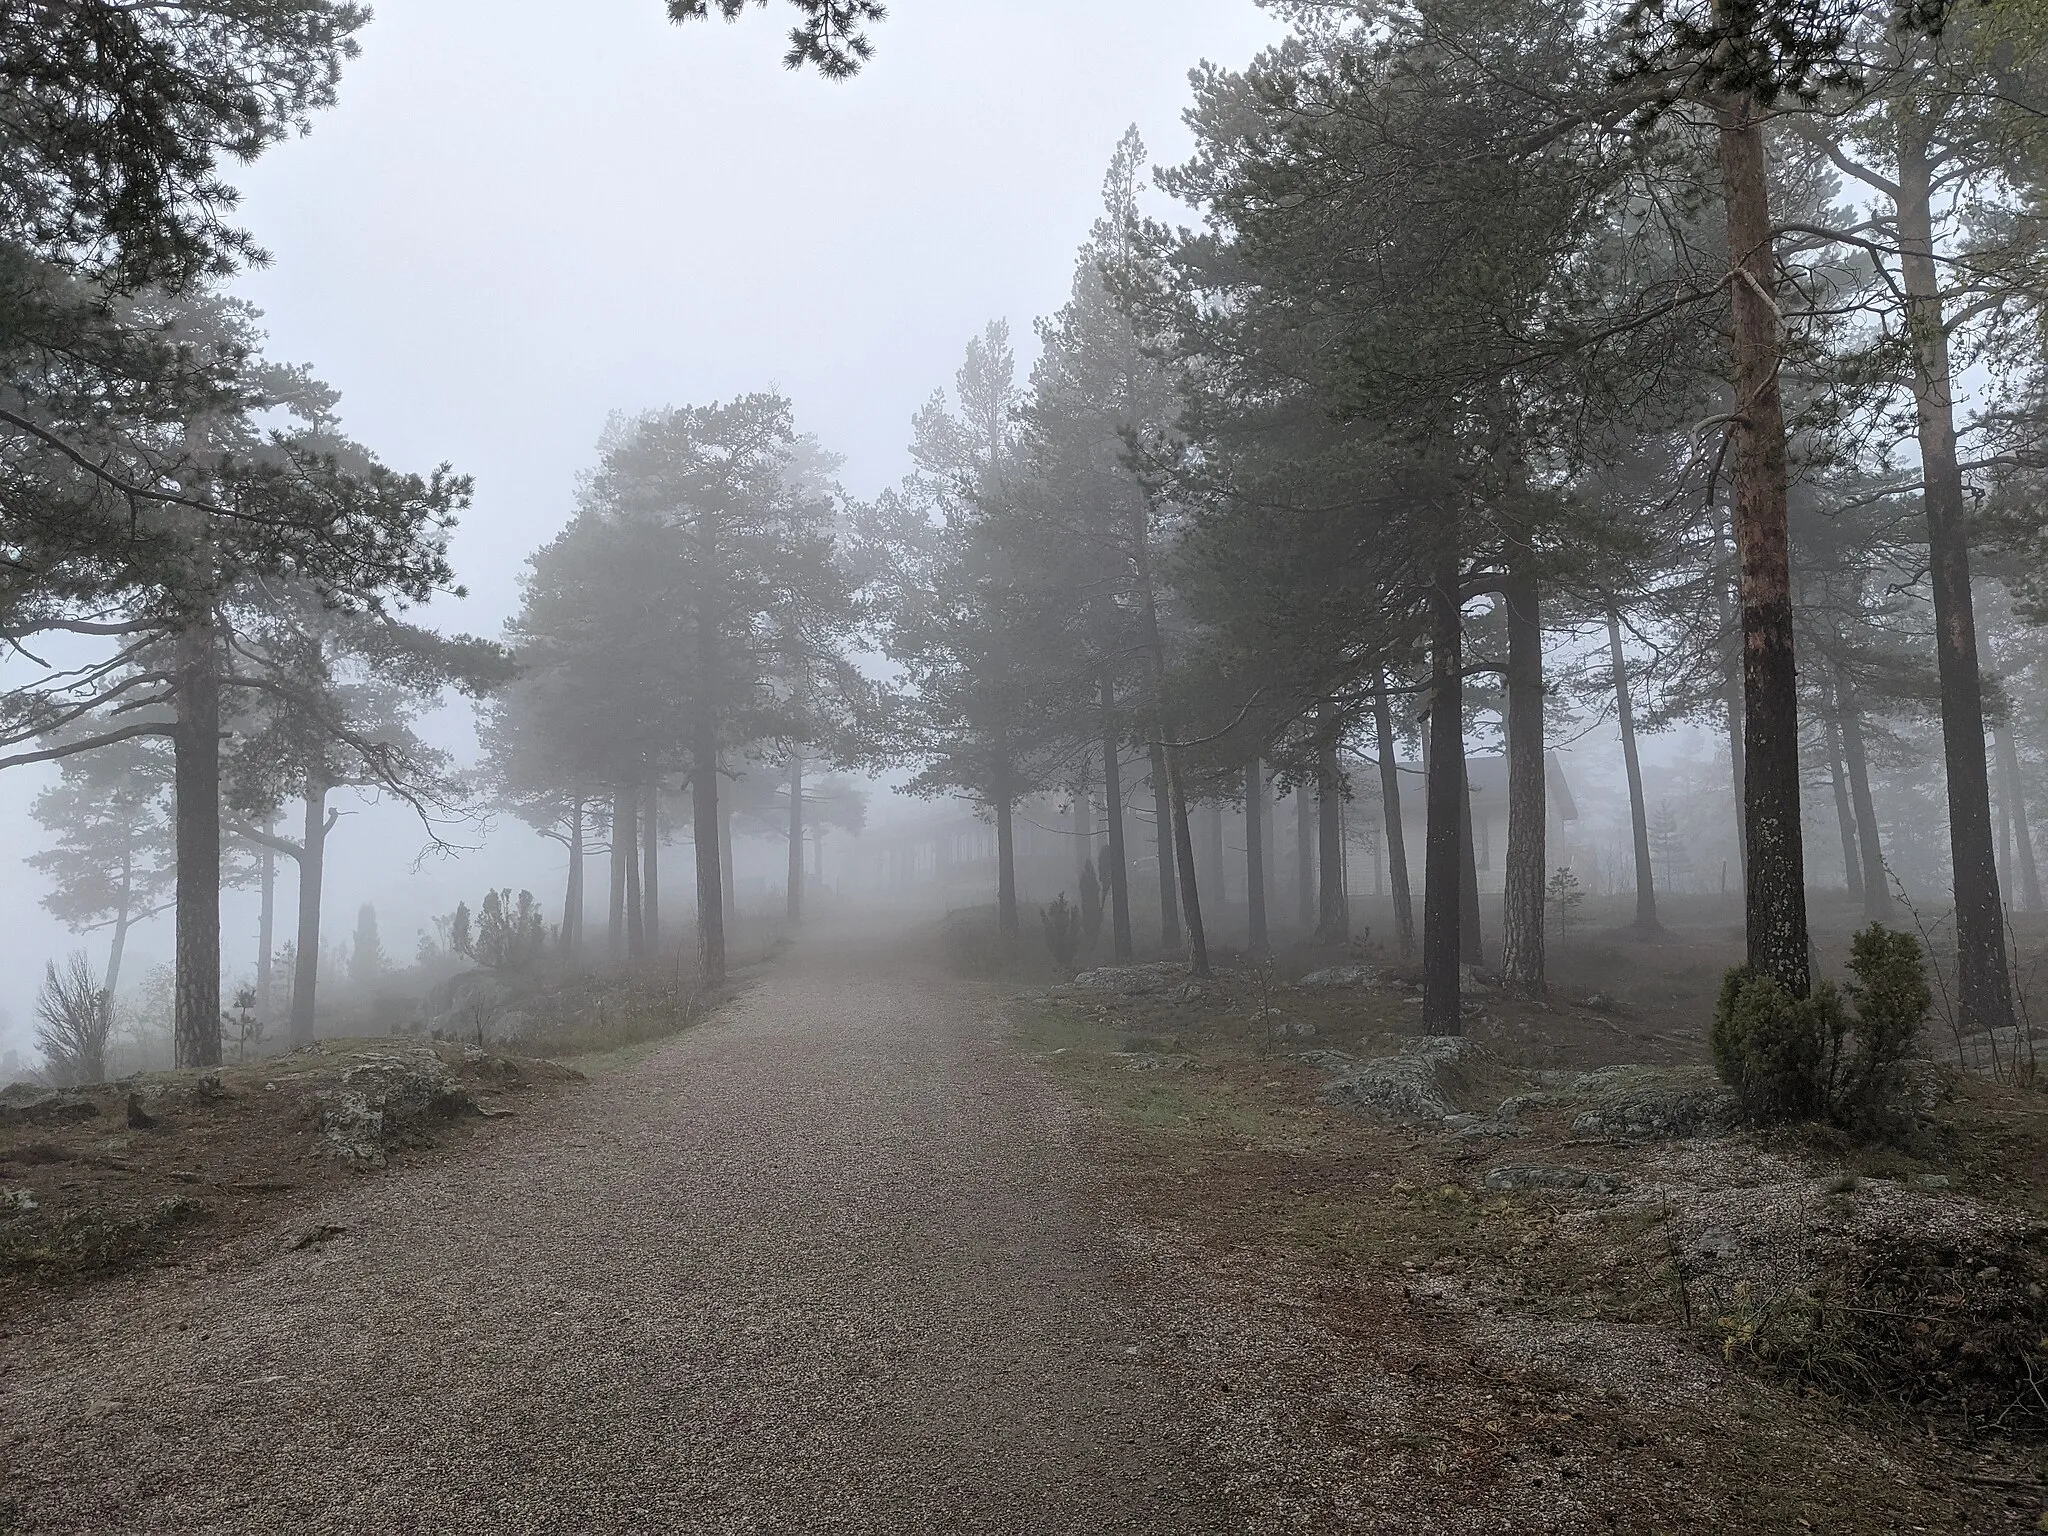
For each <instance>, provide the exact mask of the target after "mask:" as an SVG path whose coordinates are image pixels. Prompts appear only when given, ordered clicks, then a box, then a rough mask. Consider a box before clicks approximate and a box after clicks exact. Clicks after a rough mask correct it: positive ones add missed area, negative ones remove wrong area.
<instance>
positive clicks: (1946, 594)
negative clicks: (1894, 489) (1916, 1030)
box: [1898, 114, 2013, 1032]
mask: <svg viewBox="0 0 2048 1536" xmlns="http://www.w3.org/2000/svg"><path fill="white" fill-rule="evenodd" d="M1898 160H1899V183H1898V187H1899V190H1898V214H1899V269H1900V276H1901V278H1902V279H1903V281H1904V284H1905V289H1906V333H1907V339H1908V340H1909V341H1910V342H1911V345H1912V357H1913V405H1914V414H1915V417H1916V419H1917V424H1918V427H1919V439H1920V466H1921V476H1922V480H1923V482H1924V483H1925V486H1926V493H1925V495H1926V502H1927V568H1928V576H1929V584H1930V585H1931V586H1932V588H1933V590H1934V657H1935V665H1936V671H1937V673H1938V674H1939V676H1940V679H1941V739H1942V756H1943V759H1944V762H1945V764H1946V767H1947V769H1948V837H1949V860H1950V865H1951V867H1952V869H1953V872H1954V877H1955V897H1956V1003H1957V1013H1958V1020H1957V1023H1958V1026H1959V1027H1960V1028H1961V1029H1963V1030H1964V1031H1966V1032H1975V1031H1977V1030H1995V1029H2006V1028H2009V1027H2010V1026H2011V1025H2012V1022H2013V1001H2012V981H2011V978H2010V976H2009V975H2008V974H2007V970H2006V955H2005V909H2004V906H2003V905H2002V903H2001V900H2000V896H1999V889H1998V859H1997V852H1996V849H1995V848H1994V846H1993V844H1992V837H1991V783H1990V776H1989V774H1988V773H1987V771H1986V765H1985V761H1984V680H1983V677H1982V675H1981V672H1980V669H1979V666H1978V661H1977V615H1976V609H1975V605H1974V603H1973V602H1972V599H1971V595H1970V525H1969V506H1968V503H1967V500H1966V498H1965V496H1964V492H1963V472H1962V467H1961V465H1960V464H1959V463H1958V462H1957V459H1956V420H1955V402H1954V398H1953V394H1952V389H1953V380H1952V376H1951V370H1950V362H1949V347H1948V324H1947V319H1946V317H1945V316H1944V315H1943V313H1942V303H1941V286H1940V279H1939V276H1938V274H1937V272H1936V268H1935V253H1934V222H1933V205H1932V204H1933V192H1932V171H1931V169H1930V167H1929V164H1928V155H1927V143H1926V140H1925V138H1924V137H1923V134H1922V130H1921V128H1920V127H1919V125H1918V122H1917V120H1916V119H1914V118H1913V117H1912V116H1911V115H1910V114H1908V115H1907V116H1906V118H1905V126H1904V127H1903V129H1902V131H1901V132H1900V135H1899V156H1898Z"/></svg>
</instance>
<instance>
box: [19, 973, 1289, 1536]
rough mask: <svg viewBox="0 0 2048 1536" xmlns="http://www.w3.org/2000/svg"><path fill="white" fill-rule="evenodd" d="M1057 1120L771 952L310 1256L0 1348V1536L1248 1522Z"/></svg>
mask: <svg viewBox="0 0 2048 1536" xmlns="http://www.w3.org/2000/svg"><path fill="white" fill-rule="evenodd" d="M835 958H836V957H835ZM1070 1114H1071V1111H1069V1110H1067V1109H1066V1108H1064V1107H1062V1105H1061V1104H1060V1103H1059V1101H1057V1100H1056V1099H1055V1098H1054V1097H1053V1095H1052V1094H1051V1092H1050V1091H1049V1090H1048V1089H1047V1088H1045V1087H1044V1086H1043V1085H1042V1084H1041V1083H1040V1082H1039V1080H1038V1079H1037V1077H1036V1076H1035V1075H1034V1072H1033V1070H1032V1068H1031V1067H1030V1066H1029V1064H1028V1063H1026V1062H1023V1061H1021V1060H1020V1059H1019V1058H1018V1057H1017V1055H1016V1052H1015V1048H1014V1047H1013V1046H1010V1045H1007V1044H1005V1043H1004V1042H1003V1041H1002V1040H1001V1038H1000V1025H999V1023H998V1021H997V1018H996V1016H995V1010H994V1007H993V1005H992V1004H991V1003H990V1002H989V1000H988V999H987V997H986V995H985V994H983V993H980V992H978V991H975V990H974V989H971V988H968V987H965V986H962V985H956V984H953V983H949V982H945V981H942V980H938V979H935V978H933V977H930V976H928V975H925V974H923V973H922V972H918V971H916V970H906V969H898V970H895V971H894V972H893V973H892V971H891V969H890V968H889V967H888V966H887V965H885V964H884V963H883V961H881V960H879V959H877V960H870V961H868V962H866V964H865V966H864V967H859V968H855V969H852V970H848V969H847V968H846V967H845V966H843V965H840V964H837V963H828V962H827V961H814V962H813V963H811V964H809V965H805V964H803V963H802V962H801V961H800V960H796V961H788V962H785V963H784V964H783V965H782V966H781V967H780V968H778V970H777V971H775V972H774V973H773V974H771V976H770V977H769V978H768V979H767V980H766V981H765V982H764V983H762V984H761V985H760V986H759V987H757V988H756V989H755V990H754V991H752V992H751V993H750V994H748V996H747V997H746V998H744V999H743V1000H742V1001H741V1002H740V1003H739V1004H737V1005H735V1006H734V1007H733V1008H731V1009H730V1010H728V1011H727V1012H726V1013H725V1014H723V1015H722V1016H720V1017H719V1018H717V1019H714V1020H713V1021H711V1022H710V1023H708V1024H706V1025H705V1026H703V1027H701V1028H699V1029H697V1030H695V1031H693V1032H692V1033H690V1034H688V1035H685V1036H682V1037H679V1038H677V1039H675V1040H672V1041H669V1042H667V1043H665V1044H663V1045H662V1046H660V1047H659V1048H657V1049H656V1050H655V1051H653V1052H652V1053H651V1054H649V1055H648V1056H646V1057H645V1058H643V1059H641V1060H639V1061H637V1062H635V1063H634V1064H633V1065H632V1066H630V1067H629V1068H625V1069H622V1070H621V1071H619V1072H617V1073H614V1074H610V1075H606V1076H604V1077H602V1078H601V1079H599V1080H597V1081H595V1082H593V1084H592V1085H591V1086H590V1087H589V1088H587V1089H584V1090H580V1091H579V1092H578V1093H577V1094H576V1095H575V1096H573V1098H572V1099H571V1100H570V1101H569V1102H568V1103H567V1104H566V1105H564V1106H562V1107H560V1108H557V1109H554V1110H550V1111H546V1112H544V1113H543V1114H542V1115H540V1116H539V1117H538V1118H536V1119H535V1120H533V1121H531V1122H528V1123H525V1124H520V1125H516V1126H513V1127H511V1128H510V1129H509V1130H508V1131H506V1132H504V1133H501V1134H499V1135H497V1136H494V1137H492V1138H489V1139H487V1140H486V1141H485V1142H480V1143H478V1144H477V1146H476V1147H475V1148H472V1149H469V1150H466V1151H463V1152H460V1153H457V1154H456V1155H453V1156H451V1157H449V1158H447V1159H445V1160H442V1161H440V1162H437V1163H434V1164H431V1165H428V1166H425V1167H420V1168H413V1169H409V1170H404V1171H401V1172H397V1173H393V1174H391V1175H389V1176H384V1177H375V1178H366V1179H365V1180H364V1181H363V1182H362V1183H361V1184H359V1185H358V1186H356V1187H354V1188H352V1189H351V1190H349V1191H348V1192H347V1193H345V1194H344V1195H342V1196H341V1197H339V1198H336V1199H333V1200H331V1201H327V1202H325V1203H323V1204H322V1205H320V1206H319V1207H318V1208H317V1209H315V1210H312V1211H310V1212H301V1213H299V1214H297V1215H296V1216H295V1217H294V1218H293V1222H292V1227H293V1229H298V1228H302V1227H303V1226H304V1225H305V1224H306V1223H308V1222H309V1221H310V1222H324V1223H331V1224H333V1225H335V1226H339V1227H344V1228H346V1229H347V1230H346V1232H345V1233H344V1234H343V1235H341V1236H339V1237H337V1238H335V1239H334V1240H333V1241H332V1242H330V1243H327V1244H325V1245H324V1246H320V1247H315V1248H309V1249H307V1250H304V1251H299V1252H293V1251H289V1248H288V1242H287V1239H288V1237H289V1235H290V1234H289V1232H288V1231H287V1230H286V1229H284V1228H279V1229H276V1230H273V1231H271V1232H268V1233H266V1234H264V1237H263V1240H262V1243H261V1245H260V1246H259V1248H258V1253H259V1256H258V1257H255V1258H252V1257H251V1256H250V1254H249V1253H247V1252H245V1253H243V1254H241V1255H238V1256H236V1255H230V1256H224V1257H222V1258H220V1259H218V1260H216V1261H215V1262H213V1263H211V1264H209V1265H205V1266H193V1265H187V1266H183V1267H180V1268H178V1269H175V1270H169V1271H163V1272H158V1273H156V1274H153V1275H151V1276H149V1277H148V1278H146V1279H145V1280H142V1281H140V1282H136V1283H133V1284H130V1285H127V1286H124V1287H121V1288H119V1289H116V1290H112V1291H107V1292H103V1293H100V1294H98V1295H96V1296H93V1297H91V1298H88V1299H87V1300H86V1301H84V1302H82V1303H79V1304H77V1305H74V1306H72V1307H69V1308H67V1309H65V1312H64V1315H63V1316H62V1317H61V1318H60V1319H59V1320H57V1321H56V1322H54V1323H52V1324H50V1325H49V1326H46V1327H43V1328H39V1329H36V1330H34V1331H33V1332H32V1333H30V1334H27V1335H24V1334H22V1333H19V1332H17V1335H16V1336H15V1337H12V1338H4V1339H0V1460H4V1461H5V1462H6V1463H7V1470H8V1473H9V1475H8V1477H7V1479H6V1484H5V1486H6V1487H7V1489H8V1492H9V1496H10V1497H11V1499H12V1505H11V1508H10V1507H7V1506H5V1505H0V1530H7V1529H9V1528H10V1522H11V1528H12V1529H16V1530H25V1531H35V1532H94V1533H108V1532H120V1531H150V1532H156V1531H249V1532H265V1533H270V1532H286V1531H289V1532H344V1531H346V1532H356V1531H362V1532H371V1531H374V1532H378V1533H399V1532H435V1533H441V1532H465V1531H492V1532H527V1531H533V1532H539V1531H547V1532H555V1531H573V1532H610V1531H721V1532H724V1531H1030V1532H1096V1531H1161V1532H1176V1533H1178V1532H1190V1533H1194V1532H1204V1531H1241V1530H1245V1529H1248V1528H1252V1527H1254V1526H1258V1527H1263V1526H1265V1525H1267V1524H1268V1523H1269V1522H1268V1518H1267V1517H1268V1516H1270V1515H1272V1514H1274V1513H1275V1512H1274V1511H1271V1510H1268V1511H1265V1512H1263V1513H1261V1512H1258V1511H1252V1510H1247V1509H1243V1508H1233V1507H1232V1506H1233V1499H1234V1498H1237V1497H1240V1496H1242V1495H1241V1491H1240V1492H1233V1486H1235V1487H1236V1488H1237V1489H1239V1490H1241V1488H1242V1485H1243V1482H1244V1479H1243V1477H1242V1467H1241V1466H1240V1467H1238V1468H1237V1469H1236V1470H1235V1472H1233V1470H1232V1468H1231V1467H1230V1466H1229V1465H1228V1462H1229V1461H1230V1460H1231V1459H1232V1458H1230V1457H1229V1456H1227V1455H1225V1454H1220V1453H1219V1451H1218V1444H1217V1435H1216V1430H1215V1425H1216V1423H1217V1411H1216V1403H1215V1401H1214V1399H1215V1396H1216V1394H1217V1393H1218V1392H1220V1391H1222V1390H1224V1389H1225V1387H1226V1386H1227V1383H1224V1382H1222V1381H1220V1380H1219V1378H1218V1371H1219V1368H1220V1366H1219V1361H1218V1358H1217V1348H1218V1346H1217V1342H1216V1340H1215V1339H1214V1337H1213V1336H1210V1337H1206V1338H1203V1339H1200V1340H1197V1341H1195V1342H1194V1343H1192V1344H1189V1343H1188V1342H1186V1341H1187V1336H1188V1318H1187V1315H1186V1314H1184V1313H1182V1312H1180V1311H1178V1310H1177V1306H1178V1301H1177V1298H1176V1297H1175V1296H1174V1295H1173V1294H1172V1290H1173V1288H1172V1287H1171V1286H1169V1285H1163V1284H1162V1283H1161V1280H1160V1277H1159V1275H1158V1273H1157V1272H1156V1266H1148V1265H1146V1264H1144V1263H1141V1262H1139V1261H1137V1260H1136V1259H1135V1258H1134V1257H1133V1255H1132V1253H1131V1252H1130V1251H1129V1250H1128V1249H1127V1248H1126V1247H1125V1246H1124V1245H1122V1244H1120V1243H1119V1241H1118V1240H1116V1239H1115V1238H1114V1237H1113V1235H1111V1233H1110V1232H1109V1230H1108V1228H1107V1227H1106V1226H1105V1218H1104V1216H1103V1214H1102V1208H1101V1204H1100V1202H1099V1201H1098V1199H1097V1198H1096V1194H1095V1189H1094V1182H1093V1177H1092V1174H1091V1172H1090V1170H1089V1169H1088V1168H1087V1167H1086V1166H1085V1163H1084V1161H1083V1159H1082V1158H1081V1157H1080V1155H1079V1152H1078V1150H1077V1146H1076V1140H1075V1137H1074V1134H1073V1124H1072V1121H1071V1119H1070ZM1176 1338H1178V1339H1180V1340H1181V1341H1183V1342H1182V1343H1181V1345H1180V1346H1179V1347H1176V1345H1175V1342H1174V1341H1175V1339H1176ZM1239 1401H1242V1399H1239ZM1278 1523H1282V1524H1285V1523H1291V1522H1286V1521H1284V1520H1283V1521H1280V1522H1278Z"/></svg>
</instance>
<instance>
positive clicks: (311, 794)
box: [291, 779, 328, 1048]
mask: <svg viewBox="0 0 2048 1536" xmlns="http://www.w3.org/2000/svg"><path fill="white" fill-rule="evenodd" d="M327 829H328V821H327V786H326V785H325V784H323V783H321V782H320V781H319V780H318V779H312V780H309V781H308V782H307V784H306V824H305V834H304V840H303V841H302V842H301V843H300V844H299V932H298V939H297V940H296V942H297V945H298V949H297V958H296V961H295V963H294V964H293V966H292V1017H291V1035H292V1045H293V1047H294V1048H296V1047H298V1046H302V1045H304V1044H306V1043H307V1042H308V1041H309V1040H311V1039H312V1038H313V1022H314V1017H315V1014H316V1011H317V1009H318V1006H319V988H320V901H321V894H322V889H323V887H324V885H325V883H326V879H327Z"/></svg>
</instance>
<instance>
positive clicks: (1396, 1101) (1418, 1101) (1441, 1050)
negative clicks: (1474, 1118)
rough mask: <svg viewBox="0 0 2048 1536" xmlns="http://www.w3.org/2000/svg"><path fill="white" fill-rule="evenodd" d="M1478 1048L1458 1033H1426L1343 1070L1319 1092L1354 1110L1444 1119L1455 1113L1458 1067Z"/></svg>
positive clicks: (1426, 1118) (1460, 1071) (1460, 1069)
mask: <svg viewBox="0 0 2048 1536" xmlns="http://www.w3.org/2000/svg"><path fill="white" fill-rule="evenodd" d="M1478 1052H1479V1048H1478V1047H1477V1046H1475V1045H1474V1044H1473V1043H1472V1042H1471V1041H1469V1040H1467V1039H1465V1038H1464V1037H1463V1036H1459V1035H1424V1036H1423V1037H1422V1038H1421V1039H1419V1040H1411V1041H1409V1042H1408V1043H1407V1044H1406V1045H1405V1046H1403V1047H1402V1048H1401V1050H1400V1052H1399V1053H1398V1054H1397V1055H1393V1056H1382V1057H1379V1058H1378V1059H1376V1060H1373V1061H1368V1062H1365V1063H1363V1064H1362V1065H1360V1066H1358V1067H1356V1068H1355V1069H1353V1070H1352V1071H1350V1072H1347V1073H1346V1074H1345V1075H1344V1076H1343V1077H1341V1078H1339V1079H1338V1080H1337V1081H1336V1082H1334V1083H1332V1084H1331V1085H1330V1086H1329V1087H1328V1088H1326V1089H1324V1090H1323V1096H1324V1097H1325V1098H1327V1099H1331V1100H1333V1101H1335V1102H1337V1103H1340V1104H1348V1105H1350V1106H1351V1107H1352V1108H1354V1109H1362V1110H1367V1111H1371V1112H1376V1113H1379V1114H1387V1115H1400V1116H1414V1117H1417V1118H1420V1119H1425V1120H1442V1119H1444V1118H1446V1117H1447V1116H1450V1115H1455V1114H1457V1113H1458V1112H1459V1111H1458V1106H1457V1104H1456V1103H1455V1102H1454V1100H1453V1099H1452V1093H1453V1092H1454V1091H1455V1088H1456V1085H1457V1082H1458V1079H1459V1077H1460V1076H1461V1075H1462V1069H1463V1068H1464V1067H1465V1065H1466V1064H1467V1063H1468V1062H1470V1061H1471V1060H1472V1059H1473V1057H1474V1056H1476V1055H1477V1054H1478Z"/></svg>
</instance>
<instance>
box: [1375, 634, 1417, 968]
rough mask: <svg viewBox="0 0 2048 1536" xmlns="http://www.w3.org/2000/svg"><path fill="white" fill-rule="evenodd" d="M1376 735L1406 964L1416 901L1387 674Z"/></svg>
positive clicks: (1397, 927)
mask: <svg viewBox="0 0 2048 1536" xmlns="http://www.w3.org/2000/svg"><path fill="white" fill-rule="evenodd" d="M1372 723H1373V732H1374V735H1375V737H1376V738H1377V745H1378V747H1379V754H1380V819H1381V821H1383V822H1384V823H1385V824H1386V835H1385V837H1384V838H1383V839H1382V841H1383V842H1384V844H1385V846H1386V850H1387V880H1388V883H1389V886H1390V887H1391V889H1392V891H1393V896H1394V937H1395V941H1396V943H1397V944H1398V946H1399V948H1400V952H1401V958H1402V959H1403V960H1406V959H1408V958H1409V957H1410V956H1411V955H1413V954H1414V953H1415V899H1414V896H1413V894H1412V893H1411V892H1410V891H1409V889H1408V832H1407V829H1406V828H1405V827H1403V826H1402V824H1401V765H1400V763H1399V762H1398V761H1397V760H1396V759H1395V757H1394V707H1393V703H1392V701H1391V700H1389V699H1388V697H1387V680H1386V677H1385V675H1384V674H1382V675H1381V677H1380V678H1379V686H1378V687H1377V688H1375V689H1374V690H1373V696H1372Z"/></svg>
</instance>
